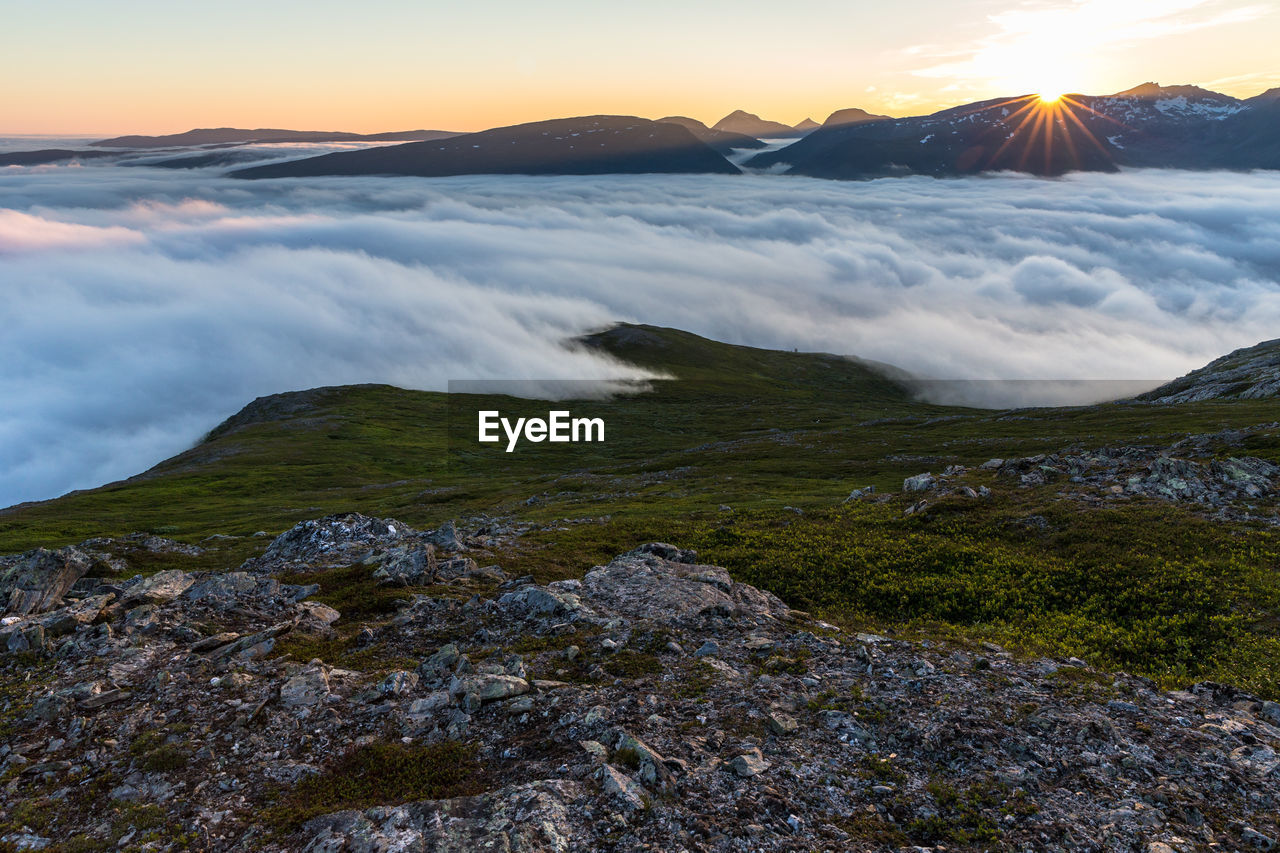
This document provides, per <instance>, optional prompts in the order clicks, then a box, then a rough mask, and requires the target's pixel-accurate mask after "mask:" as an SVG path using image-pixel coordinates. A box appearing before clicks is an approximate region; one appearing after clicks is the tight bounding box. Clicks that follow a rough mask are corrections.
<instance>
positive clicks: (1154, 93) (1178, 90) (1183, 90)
mask: <svg viewBox="0 0 1280 853" xmlns="http://www.w3.org/2000/svg"><path fill="white" fill-rule="evenodd" d="M1111 97H1113V98H1187V99H1189V100H1194V99H1199V98H1219V99H1223V100H1235V99H1234V98H1232V97H1231V96H1230V95H1224V94H1222V93H1220V92H1211V91H1209V90H1208V89H1203V88H1201V87H1199V86H1191V85H1185V84H1184V85H1181V86H1161V85H1160V84H1159V83H1150V82H1148V83H1143V84H1141V85H1139V86H1134V87H1133V88H1132V89H1125V90H1124V91H1123V92H1116V93H1115V94H1114V95H1111Z"/></svg>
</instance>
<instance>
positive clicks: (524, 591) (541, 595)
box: [498, 584, 582, 617]
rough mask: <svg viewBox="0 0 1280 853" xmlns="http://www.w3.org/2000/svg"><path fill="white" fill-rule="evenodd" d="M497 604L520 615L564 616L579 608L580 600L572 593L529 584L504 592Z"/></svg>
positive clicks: (580, 605)
mask: <svg viewBox="0 0 1280 853" xmlns="http://www.w3.org/2000/svg"><path fill="white" fill-rule="evenodd" d="M498 606H499V607H501V608H503V609H504V610H507V611H510V612H512V613H514V614H515V615H518V616H522V617H544V616H566V615H568V614H570V613H573V612H575V611H577V610H579V609H580V608H581V607H582V602H581V600H580V599H579V598H578V596H576V595H574V594H573V593H570V592H557V591H555V590H552V589H550V588H548V587H542V586H534V585H532V584H530V585H529V586H524V587H521V588H520V589H518V590H515V591H514V592H508V593H504V594H503V595H502V596H501V597H500V598H499V599H498Z"/></svg>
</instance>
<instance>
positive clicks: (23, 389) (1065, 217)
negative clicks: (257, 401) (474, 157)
mask: <svg viewBox="0 0 1280 853" xmlns="http://www.w3.org/2000/svg"><path fill="white" fill-rule="evenodd" d="M0 189H3V193H4V195H3V199H4V202H3V204H4V206H3V207H2V208H0V279H3V281H4V283H5V287H4V293H3V296H4V299H3V301H0V324H2V325H3V329H4V334H3V335H2V336H0V364H2V365H3V366H4V369H3V371H0V400H3V401H4V402H3V404H2V405H0V506H3V505H7V504H10V503H14V502H17V501H23V500H34V499H43V498H49V497H53V496H56V495H58V494H61V493H63V492H65V491H67V490H69V489H74V488H83V487H90V486H95V485H99V484H101V483H103V482H107V481H110V480H113V479H118V478H120V477H124V476H128V475H131V474H134V473H137V472H139V471H141V470H143V469H145V468H147V467H148V466H150V465H152V464H155V463H156V462H158V461H160V460H161V459H163V458H165V457H167V456H170V455H172V454H173V453H176V452H179V451H181V450H183V449H185V448H186V447H189V446H190V445H191V444H193V443H194V442H196V441H198V440H199V438H200V437H201V435H203V434H204V433H205V432H206V431H207V430H209V429H210V428H212V427H213V426H214V425H216V424H217V423H218V422H219V421H221V420H222V419H223V418H225V417H227V416H229V415H231V414H233V413H234V412H235V411H237V410H238V409H239V408H240V407H241V406H243V405H244V404H245V403H247V402H249V401H250V400H252V399H253V398H254V397H256V396H259V395H263V394H271V393H276V392H281V391H288V390H295V389H301V388H309V387H315V386H320V385H335V384H346V383H358V382H386V383H391V384H395V385H400V386H404V387H409V388H421V389H432V390H443V389H444V388H445V386H446V383H447V382H448V381H449V380H455V379H497V378H521V379H523V378H573V379H584V378H600V377H606V376H636V375H639V373H638V371H635V370H633V369H631V368H627V367H625V366H621V365H617V364H611V363H608V362H607V361H604V360H602V359H601V358H600V357H599V356H597V355H595V354H591V353H587V352H583V351H581V350H575V349H573V348H570V347H566V346H565V345H564V342H565V340H566V339H568V338H570V337H572V336H575V335H578V334H581V333H583V332H587V331H590V330H593V329H597V328H600V327H602V326H605V325H607V324H609V323H611V322H614V321H633V322H643V323H651V324H656V325H663V326H674V327H678V328H681V329H685V330H687V331H691V332H695V333H697V334H701V335H705V336H708V337H711V338H715V339H718V340H724V341H729V342H733V343H743V344H751V345H756V346H767V347H779V348H786V349H792V348H798V349H801V350H823V351H828V352H837V353H844V354H850V355H856V356H860V357H864V358H870V359H875V360H879V361H884V362H889V363H891V364H895V365H897V366H899V367H902V368H905V369H907V370H910V371H913V372H916V373H919V374H924V375H928V376H933V377H942V378H964V379H1044V380H1064V379H1114V380H1118V379H1133V380H1150V384H1152V385H1154V384H1155V383H1156V382H1157V381H1159V380H1163V379H1168V378H1172V377H1174V376H1177V375H1180V374H1182V373H1185V372H1186V371H1188V370H1190V369H1193V368H1195V367H1198V366H1200V365H1202V364H1204V363H1205V362H1207V361H1209V360H1211V359H1213V358H1215V357H1217V356H1219V355H1222V354H1224V353H1226V352H1227V351H1229V350H1232V349H1234V348H1237V347H1241V346H1247V345H1251V344H1253V343H1256V342H1258V341H1260V340H1263V339H1266V338H1273V337H1275V336H1276V330H1277V329H1280V174H1275V173H1269V174H1263V173H1257V174H1238V175H1231V174H1224V173H1220V172H1219V173H1194V172H1126V173H1122V174H1119V175H1108V174H1079V175H1072V176H1069V177H1067V178H1064V179H1060V180H1043V179H1037V178H1031V177H1025V176H1009V175H997V176H991V177H984V178H967V179H959V180H949V181H944V180H934V179H930V178H908V179H889V180H881V181H871V182H863V183H838V182H830V181H819V180H808V179H801V178H788V177H786V176H772V175H768V176H766V175H753V176H744V177H724V176H687V177H686V176H682V177H665V176H663V177H660V176H630V177H628V176H617V177H596V178H512V177H503V178H486V177H463V178H446V179H426V180H424V179H410V178H367V179H364V178H336V179H327V180H326V179H319V180H308V181H305V182H294V181H288V180H284V181H260V182H248V181H239V180H233V179H228V178H224V177H219V176H216V175H211V174H202V173H185V172H183V173H176V172H172V171H165V170H159V169H150V168H141V167H138V168H119V167H110V166H104V167H92V166H89V167H47V168H36V169H10V170H0Z"/></svg>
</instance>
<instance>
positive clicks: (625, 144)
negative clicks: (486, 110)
mask: <svg viewBox="0 0 1280 853" xmlns="http://www.w3.org/2000/svg"><path fill="white" fill-rule="evenodd" d="M699 172H715V173H723V174H739V173H740V170H739V169H738V167H737V166H734V165H733V164H732V163H730V162H729V161H728V160H726V159H725V158H724V157H723V156H722V155H721V154H719V153H718V152H716V151H715V150H713V149H712V148H711V147H710V146H708V145H707V144H706V143H705V142H703V141H702V140H700V139H698V138H697V137H696V136H694V134H693V133H692V132H691V131H689V130H688V128H685V127H682V126H681V125H679V124H673V123H671V122H656V121H649V120H648V119H642V118H635V117H633V116H585V117H581V118H565V119H555V120H553V121H541V122H533V123H531V124H519V125H515V126H513V127H500V128H495V129H493V130H485V131H481V132H480V133H469V134H466V135H463V136H456V137H452V138H450V139H441V140H436V141H434V142H411V143H408V144H405V145H392V146H386V147H381V148H368V149H365V150H361V151H342V152H338V153H335V154H325V155H323V156H320V157H309V158H307V159H303V160H291V161H287V162H284V163H270V164H267V165H263V166H255V167H252V168H249V169H242V170H240V171H237V172H232V174H233V175H234V176H236V177H241V178H288V177H302V176H311V175H417V176H421V177H440V176H445V175H479V174H494V175H601V174H611V173H620V174H637V173H699Z"/></svg>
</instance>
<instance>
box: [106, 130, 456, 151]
mask: <svg viewBox="0 0 1280 853" xmlns="http://www.w3.org/2000/svg"><path fill="white" fill-rule="evenodd" d="M457 135H458V134H457V133H454V132H452V131H448V130H395V131H389V132H387V133H346V132H343V131H336V130H281V129H278V128H264V127H260V128H256V129H253V130H249V129H246V128H239V127H205V128H197V129H195V130H188V131H185V132H183V133H169V134H165V135H163V136H139V135H132V136H115V137H112V138H111V139H101V140H99V141H97V142H91V143H89V144H90V145H93V146H96V147H99V148H178V147H187V146H194V145H251V144H253V143H288V142H298V143H316V142H410V141H416V142H423V141H429V140H432V139H448V138H449V137H450V136H457Z"/></svg>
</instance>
